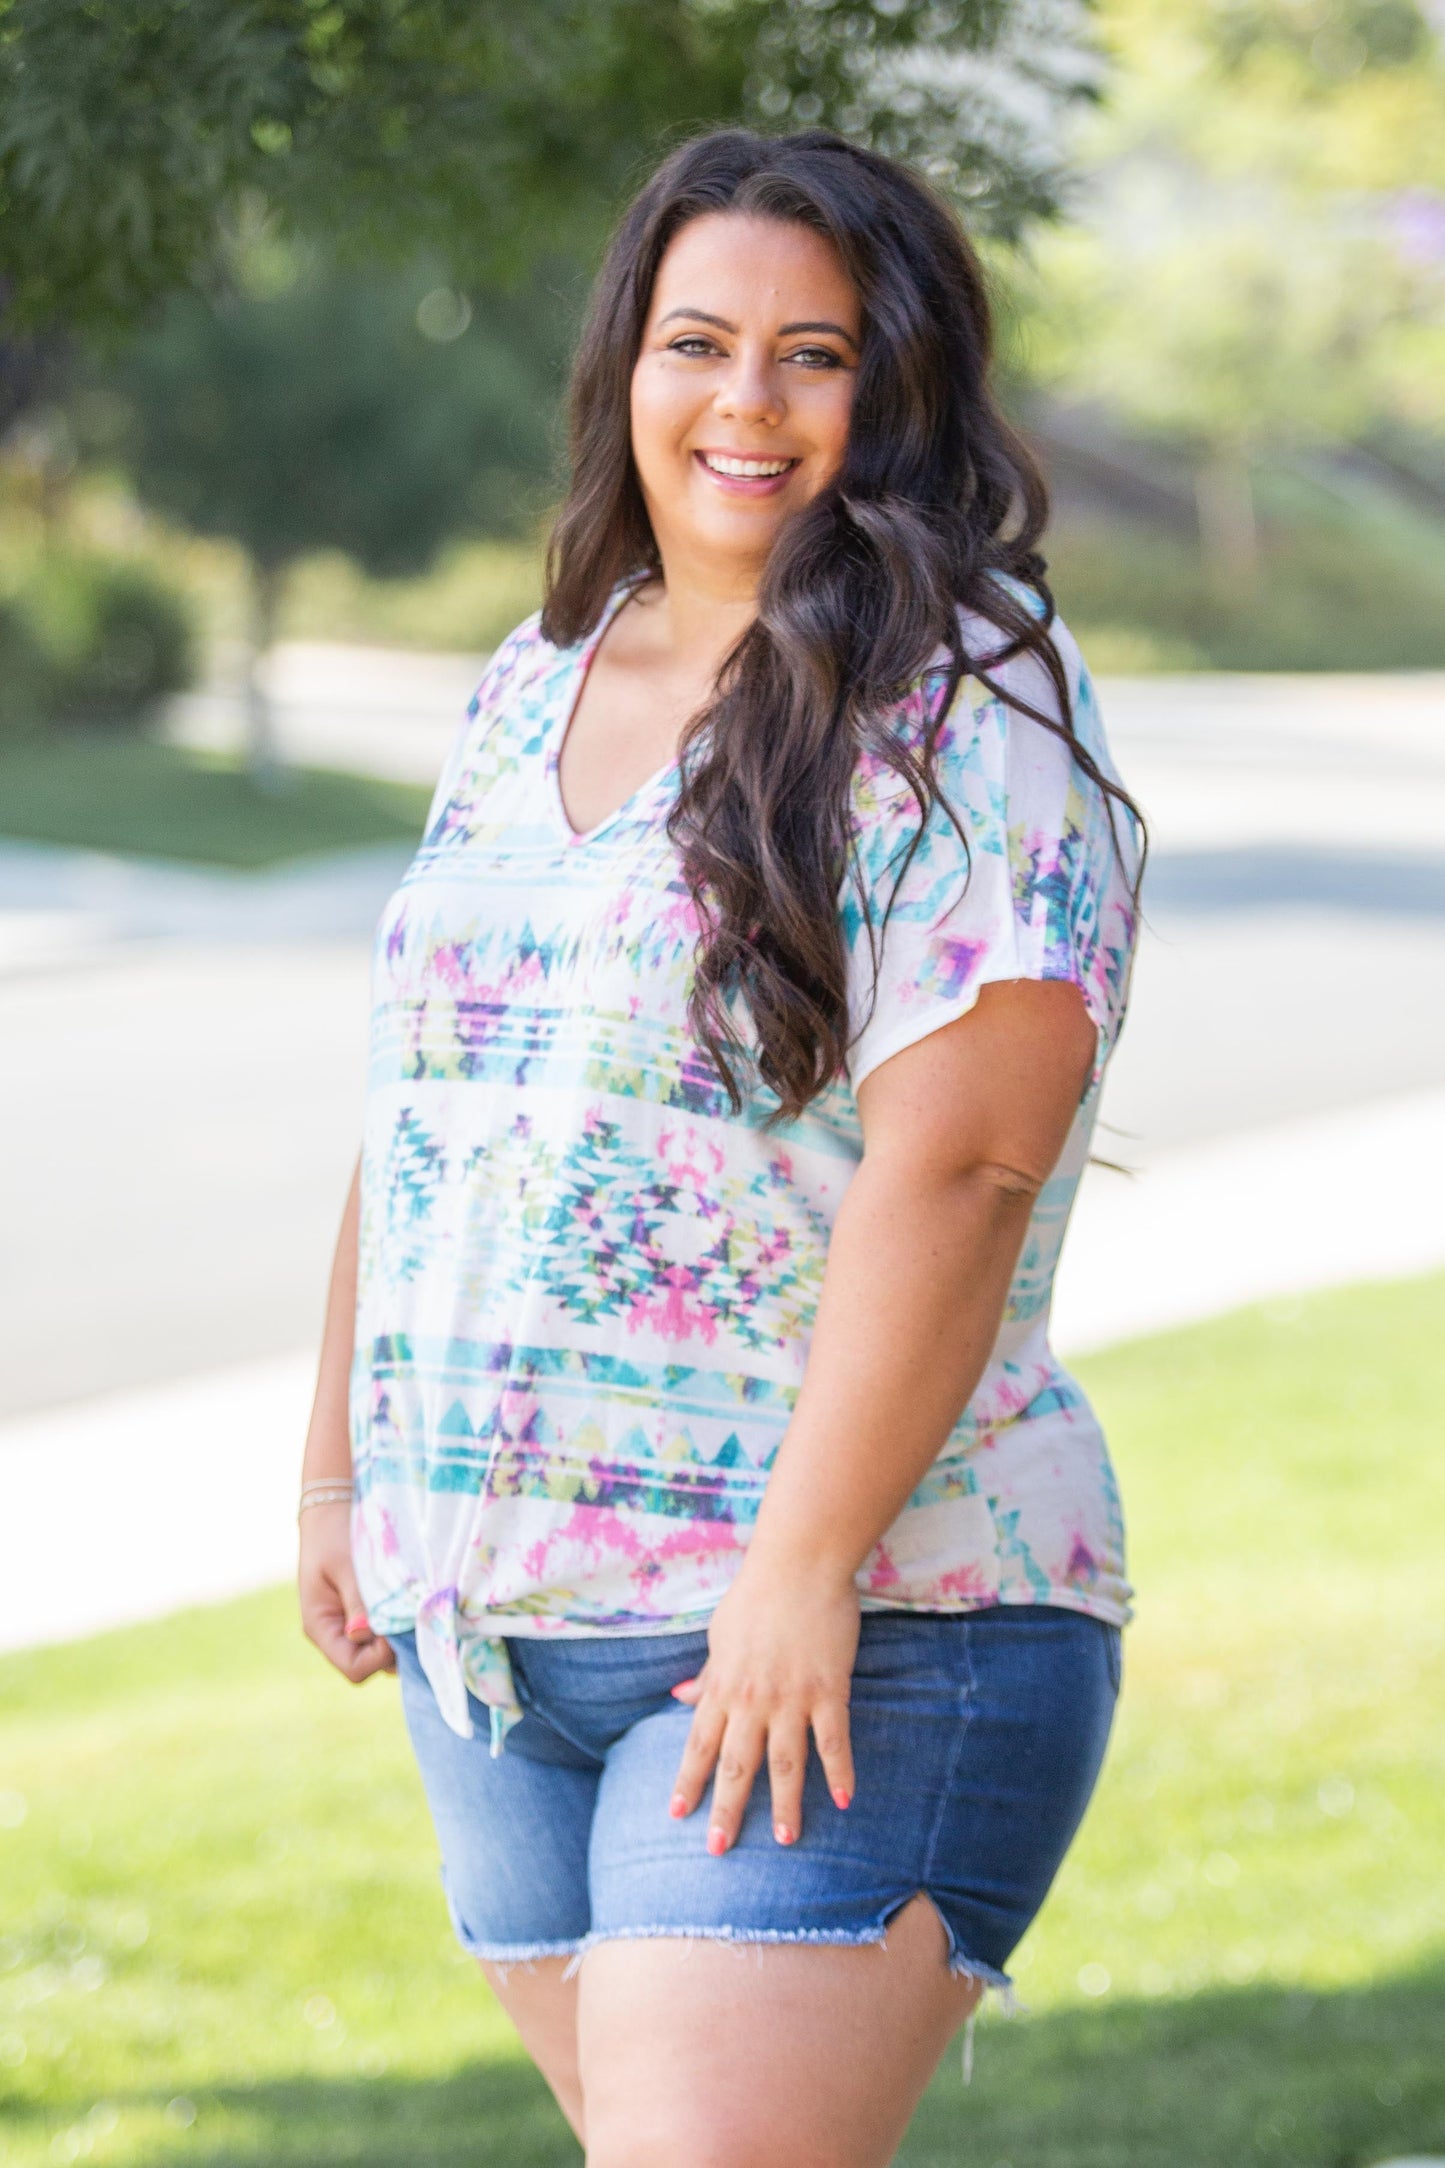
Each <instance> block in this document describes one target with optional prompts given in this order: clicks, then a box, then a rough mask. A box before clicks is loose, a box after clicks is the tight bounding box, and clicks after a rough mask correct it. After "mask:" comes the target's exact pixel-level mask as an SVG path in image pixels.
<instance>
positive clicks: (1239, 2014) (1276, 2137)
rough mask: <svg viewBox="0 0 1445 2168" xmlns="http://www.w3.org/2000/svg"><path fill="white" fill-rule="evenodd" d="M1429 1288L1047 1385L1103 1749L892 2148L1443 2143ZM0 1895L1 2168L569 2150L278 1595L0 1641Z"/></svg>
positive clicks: (394, 1790)
mask: <svg viewBox="0 0 1445 2168" xmlns="http://www.w3.org/2000/svg"><path fill="white" fill-rule="evenodd" d="M1442 1297H1445V1282H1442V1281H1441V1280H1440V1279H1436V1280H1433V1281H1427V1282H1421V1283H1416V1284H1412V1285H1408V1286H1402V1287H1394V1288H1371V1289H1368V1290H1363V1291H1356V1292H1351V1293H1344V1294H1332V1295H1328V1296H1323V1297H1319V1298H1316V1299H1313V1300H1311V1301H1308V1302H1305V1303H1300V1304H1292V1305H1283V1306H1276V1307H1274V1308H1273V1309H1268V1310H1263V1311H1251V1312H1248V1313H1245V1314H1243V1315H1241V1316H1239V1317H1236V1318H1232V1319H1228V1320H1226V1321H1224V1322H1223V1323H1220V1324H1215V1325H1210V1326H1205V1327H1201V1328H1198V1329H1196V1330H1193V1331H1189V1332H1182V1333H1176V1334H1172V1335H1169V1336H1168V1337H1165V1338H1161V1339H1158V1340H1153V1341H1149V1342H1145V1343H1141V1344H1139V1345H1137V1346H1134V1347H1131V1348H1125V1349H1122V1350H1119V1351H1117V1352H1115V1353H1112V1354H1110V1355H1107V1356H1104V1357H1100V1358H1097V1359H1095V1360H1093V1361H1091V1362H1089V1363H1088V1364H1087V1365H1084V1366H1083V1368H1084V1370H1085V1373H1086V1376H1087V1379H1088V1383H1089V1385H1090V1387H1091V1388H1092V1390H1093V1391H1094V1393H1095V1395H1096V1397H1097V1399H1098V1402H1099V1404H1100V1406H1101V1408H1102V1409H1103V1411H1104V1413H1105V1415H1106V1417H1107V1419H1108V1421H1109V1423H1110V1425H1111V1428H1112V1433H1113V1437H1114V1441H1115V1446H1116V1451H1117V1456H1118V1460H1119V1463H1120V1469H1121V1473H1122V1476H1123V1480H1124V1485H1125V1494H1126V1498H1127V1500H1128V1502H1129V1505H1130V1512H1131V1522H1132V1532H1133V1552H1134V1568H1135V1578H1136V1581H1137V1582H1138V1584H1139V1591H1140V1593H1139V1617H1138V1623H1137V1624H1136V1626H1135V1627H1134V1628H1133V1629H1132V1631H1131V1634H1130V1637H1129V1640H1128V1644H1127V1655H1126V1673H1127V1675H1126V1690H1125V1699H1124V1704H1123V1709H1122V1714H1121V1718H1120V1723H1119V1728H1118V1732H1117V1735H1116V1739H1115V1744H1114V1748H1113V1751H1112V1754H1111V1757H1110V1761H1109V1765H1108V1768H1107V1770H1106V1773H1105V1776H1104V1779H1103V1782H1102V1784H1101V1786H1100V1790H1099V1793H1098V1796H1097V1799H1096V1802H1095V1805H1094V1807H1093V1810H1092V1812H1091V1814H1090V1816H1089V1820H1088V1822H1087V1824H1086V1827H1085V1830H1084V1832H1083V1835H1082V1837H1081V1839H1080V1841H1079V1844H1078V1845H1077V1847H1076V1849H1075V1851H1074V1854H1073V1855H1072V1857H1071V1858H1070V1860H1069V1862H1068V1865H1067V1866H1066V1868H1065V1870H1064V1873H1063V1875H1062V1877H1061V1879H1060V1882H1059V1885H1058V1888H1057V1889H1056V1891H1055V1893H1054V1895H1053V1897H1052V1899H1051V1900H1050V1903H1049V1905H1048V1907H1047V1908H1046V1910H1045V1912H1044V1914H1043V1916H1042V1918H1041V1919H1040V1921H1039V1923H1038V1925H1037V1927H1036V1928H1035V1930H1034V1931H1033V1932H1032V1933H1031V1934H1030V1936H1029V1937H1028V1939H1027V1941H1026V1943H1025V1945H1024V1947H1023V1949H1022V1951H1021V1952H1020V1954H1019V1959H1018V1962H1017V1971H1018V1976H1019V1986H1020V1991H1021V1994H1022V1996H1023V1998H1024V2000H1025V2002H1026V2003H1027V2005H1028V2011H1027V2014H1025V2015H1024V2016H1022V2017H1020V2018H1018V2019H1015V2020H1012V2021H1010V2022H1006V2023H1005V2022H1001V2021H996V2020H990V2021H989V2022H987V2023H986V2024H985V2025H984V2027H983V2028H982V2030H981V2032H980V2037H979V2043H978V2066H977V2072H976V2075H975V2079H974V2083H973V2086H972V2089H971V2090H970V2091H968V2092H965V2091H964V2089H963V2087H962V2084H961V2081H960V2078H959V2075H958V2071H957V2067H956V2063H955V2060H954V2059H953V2058H950V2059H949V2066H948V2068H947V2069H946V2070H945V2071H944V2072H943V2073H942V2074H941V2075H940V2077H939V2079H938V2081H937V2082H936V2084H935V2085H934V2087H933V2088H932V2090H931V2092H930V2094H929V2096H928V2098H927V2099H926V2101H925V2103H924V2105H923V2108H922V2110H921V2112H920V2114H919V2117H918V2120H917V2122H916V2124H915V2127H914V2130H913V2133H912V2135H911V2137H910V2139H909V2141H908V2144H907V2146H906V2148H905V2151H904V2153H903V2155H902V2156H901V2160H902V2162H903V2163H905V2164H907V2168H960V2164H964V2163H967V2164H970V2168H973V2164H977V2168H1245V2164H1254V2163H1267V2164H1271V2168H1367V2164H1369V2163H1372V2162H1375V2161H1380V2160H1383V2159H1385V2158H1387V2157H1389V2156H1390V2155H1392V2154H1405V2153H1413V2152H1432V2151H1433V2152H1437V2153H1445V2054H1442V2042H1445V1726H1442V1722H1441V1712H1442V1708H1445V1603H1442V1594H1441V1576H1440V1563H1439V1560H1440V1531H1441V1528H1442V1526H1445V1455H1442V1453H1441V1451H1440V1432H1439V1379H1438V1368H1437V1367H1436V1366H1435V1362H1434V1351H1435V1348H1436V1347H1437V1345H1438V1340H1439V1320H1440V1314H1441V1303H1442ZM61 1556H62V1554H61V1552H60V1550H59V1548H58V1547H57V1557H58V1558H60V1557H61ZM0 1893H3V1894H0V1938H3V1939H0V2122H3V2130H4V2138H3V2140H0V2159H3V2160H4V2161H5V2162H6V2163H7V2164H14V2168H32V2164H34V2168H39V2164H40V2163H46V2164H49V2163H53V2162H55V2161H69V2160H80V2159H86V2160H94V2161H96V2162H98V2163H127V2164H135V2168H160V2164H161V2163H169V2162H171V2161H182V2160H184V2161H189V2162H192V2163H195V2164H197V2168H262V2164H268V2168H269V2164H283V2163H284V2164H295V2168H332V2164H341V2163H356V2164H361V2168H433V2164H435V2168H443V2164H445V2168H458V2164H473V2163H475V2164H483V2163H485V2164H492V2163H495V2164H496V2168H531V2164H536V2168H554V2164H555V2168H563V2164H565V2163H575V2162H576V2160H577V2153H576V2149H575V2147H574V2146H573V2145H572V2143H571V2141H570V2139H569V2138H568V2136H567V2134H566V2132H565V2129H564V2127H563V2125H562V2122H561V2120H560V2118H559V2116H558V2115H557V2114H556V2111H555V2110H554V2109H553V2108H552V2107H551V2105H550V2104H549V2102H548V2100H547V2097H546V2095H545V2093H544V2091H543V2088H542V2086H541V2083H540V2081H539V2080H538V2079H537V2078H536V2077H535V2076H534V2075H533V2074H532V2072H531V2070H530V2068H529V2066H528V2065H527V2064H526V2063H525V2062H524V2061H523V2060H522V2059H521V2057H520V2054H519V2051H518V2050H517V2049H516V2047H515V2045H514V2044H513V2042H512V2039H511V2036H510V2034H509V2031H508V2028H507V2026H506V2024H505V2022H504V2020H503V2019H502V2018H501V2016H500V2014H499V2012H498V2010H497V2009H496V2007H495V2005H494V2004H493V2003H492V2002H491V2001H490V1999H489V1997H488V1995H487V1993H486V1992H485V1990H484V1988H483V1986H482V1984H481V1982H480V1981H479V1979H478V1978H477V1977H476V1975H475V1974H474V1972H473V1970H472V1968H471V1967H470V1966H469V1965H468V1964H467V1963H466V1961H465V1960H464V1959H462V1958H461V1957H460V1956H459V1954H458V1953H457V1951H456V1950H455V1948H454V1946H453V1944H452V1942H451V1938H450V1935H449V1932H448V1929H447V1925H446V1920H445V1915H444V1912H443V1908H442V1901H441V1896H440V1893H439V1890H438V1888H437V1884H436V1877H435V1868H434V1851H433V1845H432V1842H431V1839H430V1835H429V1831H428V1827H427V1824H426V1820H425V1816H424V1810H423V1807H422V1803H421V1798H420V1793H419V1789H418V1785H417V1781H416V1778H415V1776H414V1775H413V1773H412V1770H411V1767H410V1764H409V1761H408V1757H407V1751H406V1747H405V1743H404V1739H403V1735H402V1727H401V1721H400V1715H399V1710H398V1706H397V1700H396V1694H395V1689H394V1686H393V1685H392V1683H391V1682H390V1681H385V1680H384V1681H379V1682H376V1683H375V1684H373V1685H372V1686H371V1687H369V1688H368V1689H366V1690H365V1691H364V1692H362V1693H352V1692H351V1691H349V1690H348V1689H347V1688H345V1687H344V1686H342V1685H341V1684H340V1683H339V1682H338V1681H335V1680H334V1679H333V1678H332V1677H331V1676H330V1675H329V1674H327V1673H326V1672H325V1671H324V1670H323V1668H322V1666H321V1664H320V1662H319V1660H318V1659H317V1658H316V1657H315V1656H314V1655H313V1654H312V1653H311V1651H310V1650H309V1649H307V1648H306V1647H305V1645H304V1644H303V1643H302V1642H301V1641H300V1639H299V1636H298V1634H297V1630H296V1627H295V1623H294V1619H293V1615H292V1609H291V1603H290V1599H289V1596H288V1595H287V1594H286V1593H284V1592H281V1593H277V1594H274V1595H266V1596H263V1597H259V1598H255V1599H252V1600H248V1601H246V1602H242V1603H236V1604H230V1605H227V1606H225V1607H224V1608H220V1609H216V1610H208V1611H199V1612H192V1613H190V1614H188V1615H187V1616H185V1617H183V1618H180V1619H174V1620H170V1621H167V1622H165V1623H162V1624H159V1625H153V1626H147V1627H143V1628H140V1629H135V1630H131V1631H127V1632H124V1633H116V1634H110V1635H106V1636H104V1637H102V1638H100V1639H98V1640H95V1641H92V1642H88V1643H84V1644H81V1645H77V1646H75V1647H71V1648H67V1649H61V1650H52V1651H48V1652H42V1653H39V1654H33V1655H26V1656H21V1657H15V1658H9V1659H7V1660H6V1661H5V1664H4V1668H3V1686H0ZM680 2168H682V2164H680ZM800 2168H803V2164H800Z"/></svg>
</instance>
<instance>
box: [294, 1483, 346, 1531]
mask: <svg viewBox="0 0 1445 2168" xmlns="http://www.w3.org/2000/svg"><path fill="white" fill-rule="evenodd" d="M355 1495H356V1487H355V1485H354V1484H353V1483H351V1482H349V1481H348V1480H347V1479H346V1478H344V1477H342V1476H330V1477H322V1478H321V1479H320V1480H319V1481H318V1482H315V1483H303V1484H302V1486H301V1502H300V1504H299V1505H298V1506H297V1508H296V1518H297V1520H298V1521H299V1520H300V1518H301V1516H302V1514H303V1513H309V1512H310V1510H311V1508H312V1507H313V1506H340V1505H350V1503H351V1501H352V1499H353V1498H354V1497H355Z"/></svg>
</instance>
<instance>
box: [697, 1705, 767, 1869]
mask: <svg viewBox="0 0 1445 2168" xmlns="http://www.w3.org/2000/svg"><path fill="white" fill-rule="evenodd" d="M766 1743H767V1735H766V1733H765V1732H764V1730H763V1727H762V1725H761V1724H760V1723H759V1722H758V1721H757V1719H756V1718H755V1717H751V1718H745V1717H742V1716H739V1714H738V1713H737V1711H736V1710H734V1711H733V1714H732V1715H731V1716H730V1717H729V1719H728V1725H727V1729H726V1731H725V1732H724V1733H723V1740H722V1746H721V1748H720V1749H719V1751H718V1758H717V1769H716V1771H715V1773H714V1775H713V1780H712V1808H711V1810H710V1812H709V1814H708V1818H707V1848H708V1850H709V1851H710V1852H711V1853H713V1854H714V1855H715V1856H716V1855H720V1854H721V1853H723V1852H730V1851H731V1850H732V1848H733V1846H734V1845H735V1844H736V1843H737V1841H738V1831H739V1830H740V1829H741V1828H742V1826H743V1814H744V1812H745V1811H746V1808H747V1803H748V1799H749V1796H750V1795H751V1792H752V1788H753V1779H754V1777H755V1776H756V1775H757V1773H758V1771H759V1769H761V1768H762V1766H763V1750H764V1747H765V1745H766Z"/></svg>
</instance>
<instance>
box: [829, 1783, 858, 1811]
mask: <svg viewBox="0 0 1445 2168" xmlns="http://www.w3.org/2000/svg"><path fill="white" fill-rule="evenodd" d="M833 1804H834V1806H835V1807H851V1806H852V1804H853V1794H852V1793H851V1792H845V1791H844V1789H843V1787H842V1785H841V1784H838V1785H835V1786H834V1790H833Z"/></svg>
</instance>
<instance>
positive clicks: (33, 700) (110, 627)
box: [0, 552, 196, 740]
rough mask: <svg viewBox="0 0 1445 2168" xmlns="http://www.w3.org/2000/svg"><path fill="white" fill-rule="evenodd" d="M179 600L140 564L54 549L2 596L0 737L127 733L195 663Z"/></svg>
mask: <svg viewBox="0 0 1445 2168" xmlns="http://www.w3.org/2000/svg"><path fill="white" fill-rule="evenodd" d="M195 644H196V643H195V634H194V626H193V620H192V614H191V611H190V608H189V606H188V604H187V603H186V601H185V599H184V598H183V597H182V596H181V595H179V594H177V593H176V592H175V590H174V589H173V588H171V587H169V586H168V585H166V584H165V583H164V582H163V581H161V580H160V579H158V578H157V576H156V575H155V573H154V572H152V571H150V570H149V569H148V568H147V567H146V566H144V565H139V564H133V563H127V562H126V561H125V560H123V559H113V558H105V557H81V556H74V555H71V554H68V553H61V552H54V553H51V554H49V555H47V556H46V557H44V558H42V559H41V560H40V562H39V563H38V565H37V566H36V567H35V568H34V569H33V571H31V572H30V574H29V576H28V577H27V578H26V579H25V580H24V581H23V582H22V583H21V585H20V586H19V587H18V588H17V589H16V591H15V592H14V593H13V594H12V595H11V596H10V597H9V599H8V600H4V601H0V678H3V683H0V734H3V735H4V736H6V737H9V738H11V739H12V740H13V739H15V738H18V737H27V736H33V735H35V734H36V733H37V732H39V731H41V730H43V729H44V728H45V727H46V726H47V725H55V724H60V725H67V726H81V727H84V728H87V729H104V730H114V729H120V730H133V729H136V728H138V727H139V726H140V725H141V724H142V723H144V722H145V721H147V720H148V719H149V717H150V716H151V715H152V714H153V712H154V710H155V709H156V707H157V706H158V705H159V703H160V702H161V701H162V700H165V699H167V698H168V697H169V696H170V695H171V694H172V693H178V692H182V691H184V689H185V687H186V686H187V685H189V684H190V683H191V680H192V677H193V675H194V668H195Z"/></svg>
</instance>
